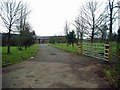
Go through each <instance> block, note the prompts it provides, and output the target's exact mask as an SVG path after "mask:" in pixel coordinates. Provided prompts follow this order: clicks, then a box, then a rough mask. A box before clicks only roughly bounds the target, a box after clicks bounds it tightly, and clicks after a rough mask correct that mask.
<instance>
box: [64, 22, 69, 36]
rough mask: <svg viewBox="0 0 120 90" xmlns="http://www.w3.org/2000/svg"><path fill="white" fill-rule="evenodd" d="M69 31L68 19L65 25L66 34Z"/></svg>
mask: <svg viewBox="0 0 120 90" xmlns="http://www.w3.org/2000/svg"><path fill="white" fill-rule="evenodd" d="M68 31H69V25H68V22H67V21H66V23H65V27H64V32H65V35H67V34H68Z"/></svg>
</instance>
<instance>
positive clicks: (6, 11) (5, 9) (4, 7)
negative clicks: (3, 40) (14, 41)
mask: <svg viewBox="0 0 120 90" xmlns="http://www.w3.org/2000/svg"><path fill="white" fill-rule="evenodd" d="M0 7H1V8H0V17H1V19H2V21H3V23H4V25H5V27H6V28H7V29H8V49H7V53H8V54H10V44H11V43H10V37H11V32H12V31H14V30H13V28H14V25H15V24H16V23H17V22H18V21H19V20H20V18H21V15H20V12H21V10H22V9H24V5H23V3H22V1H19V2H18V3H17V2H16V0H7V1H4V0H2V1H0Z"/></svg>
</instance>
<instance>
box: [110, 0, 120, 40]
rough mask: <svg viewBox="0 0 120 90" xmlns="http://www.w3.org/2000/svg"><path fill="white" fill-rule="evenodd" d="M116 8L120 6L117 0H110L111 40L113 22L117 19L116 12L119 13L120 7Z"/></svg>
mask: <svg viewBox="0 0 120 90" xmlns="http://www.w3.org/2000/svg"><path fill="white" fill-rule="evenodd" d="M114 8H120V6H118V5H117V1H115V0H108V9H109V12H108V13H109V14H108V15H109V41H112V28H113V23H114V22H115V21H116V18H117V16H116V14H117V13H118V9H116V10H115V9H114Z"/></svg>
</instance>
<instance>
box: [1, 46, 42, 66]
mask: <svg viewBox="0 0 120 90" xmlns="http://www.w3.org/2000/svg"><path fill="white" fill-rule="evenodd" d="M39 47H40V46H39V44H34V45H32V46H30V47H28V48H27V49H22V50H21V51H20V50H18V48H17V47H14V46H11V54H10V55H8V54H7V53H6V52H7V47H2V67H4V66H7V65H10V64H15V63H18V62H21V61H24V60H26V59H28V58H30V57H32V56H34V55H35V54H36V53H37V51H38V49H39Z"/></svg>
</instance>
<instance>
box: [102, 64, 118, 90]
mask: <svg viewBox="0 0 120 90" xmlns="http://www.w3.org/2000/svg"><path fill="white" fill-rule="evenodd" d="M103 74H104V76H105V78H106V80H108V82H109V84H110V85H112V86H113V87H115V88H117V87H118V83H119V81H118V74H117V71H116V70H115V67H111V66H108V67H106V68H104V69H103Z"/></svg>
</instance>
